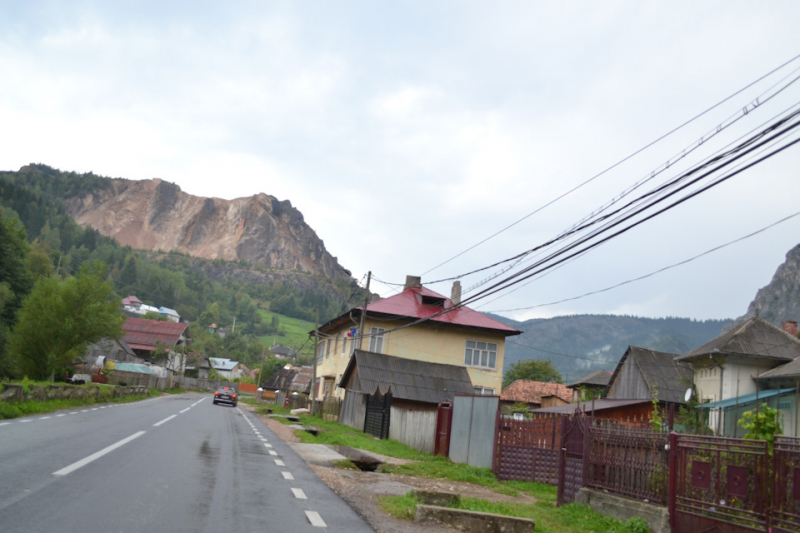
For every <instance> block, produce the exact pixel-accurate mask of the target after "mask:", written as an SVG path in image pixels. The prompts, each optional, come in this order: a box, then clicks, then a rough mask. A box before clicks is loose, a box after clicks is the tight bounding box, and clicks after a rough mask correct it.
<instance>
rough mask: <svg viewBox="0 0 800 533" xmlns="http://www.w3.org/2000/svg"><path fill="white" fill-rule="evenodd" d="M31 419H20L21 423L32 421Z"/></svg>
mask: <svg viewBox="0 0 800 533" xmlns="http://www.w3.org/2000/svg"><path fill="white" fill-rule="evenodd" d="M30 421H31V419H30V418H27V419H25V420H20V421H19V423H20V424H25V423H26V422H30Z"/></svg>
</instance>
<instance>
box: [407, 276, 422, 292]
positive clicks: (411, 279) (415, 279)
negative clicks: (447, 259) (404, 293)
mask: <svg viewBox="0 0 800 533" xmlns="http://www.w3.org/2000/svg"><path fill="white" fill-rule="evenodd" d="M412 287H416V288H420V287H422V277H420V276H406V285H405V287H403V289H410V288H412Z"/></svg>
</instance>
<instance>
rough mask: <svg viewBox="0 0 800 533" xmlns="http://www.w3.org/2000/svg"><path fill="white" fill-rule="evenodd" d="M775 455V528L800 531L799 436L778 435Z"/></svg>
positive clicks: (776, 532)
mask: <svg viewBox="0 0 800 533" xmlns="http://www.w3.org/2000/svg"><path fill="white" fill-rule="evenodd" d="M772 459H773V468H772V475H773V476H774V477H773V483H772V491H773V492H772V512H771V516H770V526H771V528H772V532H773V533H784V532H786V533H789V532H790V531H792V532H794V531H800V439H799V438H795V437H775V445H774V450H773V457H772Z"/></svg>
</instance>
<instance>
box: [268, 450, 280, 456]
mask: <svg viewBox="0 0 800 533" xmlns="http://www.w3.org/2000/svg"><path fill="white" fill-rule="evenodd" d="M269 454H270V455H278V452H276V451H275V450H270V451H269Z"/></svg>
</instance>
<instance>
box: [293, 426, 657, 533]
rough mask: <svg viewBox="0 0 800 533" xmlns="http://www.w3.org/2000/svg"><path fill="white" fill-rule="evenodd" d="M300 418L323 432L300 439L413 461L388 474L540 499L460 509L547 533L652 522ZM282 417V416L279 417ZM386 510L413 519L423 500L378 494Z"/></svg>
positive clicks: (642, 532)
mask: <svg viewBox="0 0 800 533" xmlns="http://www.w3.org/2000/svg"><path fill="white" fill-rule="evenodd" d="M299 418H300V422H301V423H302V424H303V425H305V426H314V427H317V428H319V429H320V430H322V431H321V432H320V433H319V434H318V435H317V436H316V437H315V436H314V435H312V434H311V433H308V432H306V431H296V432H295V435H297V436H298V438H299V439H300V442H305V443H314V444H333V445H342V446H351V447H353V448H359V449H362V450H366V451H371V452H375V453H379V454H382V455H388V456H390V457H396V458H399V459H409V460H411V461H412V462H409V463H406V464H403V465H388V464H384V465H382V466H381V469H380V471H381V472H385V473H394V474H404V475H408V476H416V477H424V478H431V479H446V480H451V481H460V482H466V483H473V484H475V485H481V486H485V487H491V488H493V489H494V491H495V492H497V493H500V494H505V495H508V496H512V497H517V496H519V495H520V494H521V493H524V494H527V495H529V496H532V497H533V498H536V500H537V501H536V502H535V503H533V504H527V503H514V502H509V503H496V502H489V501H486V500H479V499H474V498H464V499H462V500H461V501H460V503H459V504H457V505H456V506H455V507H458V508H460V509H466V510H472V511H481V512H486V513H495V514H502V515H507V516H517V517H521V518H530V519H532V520H534V521H535V522H536V531H537V532H544V533H573V532H578V531H580V532H590V533H647V531H648V530H647V525H646V523H645V522H644V520H642V519H641V518H634V519H631V520H628V521H627V522H621V521H619V520H615V519H613V518H610V517H607V516H604V515H602V514H600V513H597V512H595V511H593V510H592V509H591V508H589V507H587V506H584V505H580V504H569V505H563V506H561V507H556V505H555V503H556V498H557V489H556V487H555V486H553V485H547V484H545V483H532V482H527V481H499V480H498V479H497V477H496V476H495V475H494V473H493V472H492V471H491V469H489V468H477V467H474V466H469V465H465V464H457V463H453V462H452V461H450V459H447V458H444V457H437V456H433V455H430V454H427V453H423V452H419V451H417V450H414V449H413V448H410V447H409V446H406V445H405V444H401V443H399V442H396V441H392V440H379V439H376V438H374V437H372V436H371V435H367V434H365V433H363V432H361V431H358V430H356V429H353V428H350V427H347V426H344V425H341V424H338V423H336V422H328V421H324V420H322V419H321V418H318V417H314V416H310V415H300V417H299ZM278 420H281V419H280V418H279V419H278ZM379 503H380V506H381V508H382V509H383V510H384V511H385V512H387V513H389V514H391V515H392V516H395V517H397V518H401V519H406V520H411V519H413V518H414V513H415V510H416V506H417V504H418V503H420V502H418V501H417V500H416V499H415V498H414V497H413V496H411V495H410V494H406V495H404V496H384V497H380V498H379Z"/></svg>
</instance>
